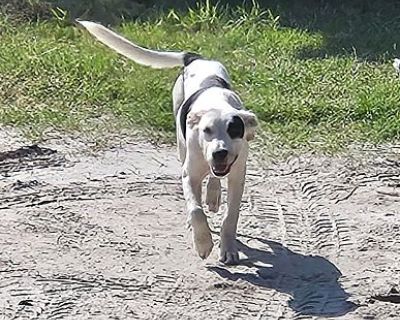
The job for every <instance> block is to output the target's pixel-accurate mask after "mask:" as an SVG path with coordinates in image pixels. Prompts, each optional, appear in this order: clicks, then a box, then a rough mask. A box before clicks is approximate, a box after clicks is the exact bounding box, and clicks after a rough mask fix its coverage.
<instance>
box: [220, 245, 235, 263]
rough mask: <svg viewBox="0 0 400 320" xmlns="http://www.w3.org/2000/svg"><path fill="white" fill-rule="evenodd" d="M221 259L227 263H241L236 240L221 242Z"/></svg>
mask: <svg viewBox="0 0 400 320" xmlns="http://www.w3.org/2000/svg"><path fill="white" fill-rule="evenodd" d="M219 261H221V262H222V263H224V264H227V265H229V264H231V265H232V264H238V263H239V253H238V250H237V248H236V245H235V242H234V241H229V242H228V243H222V244H221V249H220V254H219Z"/></svg>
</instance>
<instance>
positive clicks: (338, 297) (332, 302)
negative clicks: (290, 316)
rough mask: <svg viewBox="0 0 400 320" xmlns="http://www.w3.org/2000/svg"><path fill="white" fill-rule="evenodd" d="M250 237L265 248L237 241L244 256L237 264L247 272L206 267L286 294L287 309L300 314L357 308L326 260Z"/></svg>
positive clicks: (335, 313) (338, 313) (338, 312)
mask: <svg viewBox="0 0 400 320" xmlns="http://www.w3.org/2000/svg"><path fill="white" fill-rule="evenodd" d="M254 239H256V240H257V241H259V242H260V243H261V244H262V246H263V247H267V246H268V249H267V248H266V249H255V248H251V247H249V246H247V245H245V244H243V243H242V242H240V241H238V247H239V250H240V251H241V252H243V253H244V254H245V255H246V256H247V257H248V259H246V260H242V261H241V262H240V265H242V266H247V267H249V268H251V269H249V272H232V271H230V270H229V268H228V267H222V266H221V267H220V266H213V267H209V268H208V269H209V270H210V271H212V272H215V273H217V274H218V275H219V276H221V277H223V278H225V279H229V280H232V281H236V280H238V279H241V280H244V281H247V282H249V283H251V284H253V285H256V286H259V287H264V288H269V289H274V290H277V291H279V292H282V293H286V294H289V295H290V296H291V299H290V301H289V306H290V308H292V309H293V310H294V311H295V312H296V313H297V314H300V315H314V316H331V317H332V316H342V315H345V314H347V313H348V312H350V311H353V310H355V309H356V308H357V307H358V306H357V305H356V304H354V303H353V302H350V301H348V298H349V294H348V293H346V291H345V290H344V289H343V288H342V287H341V285H340V283H339V282H338V279H339V278H340V276H341V273H340V271H339V270H338V268H336V266H335V265H334V264H333V263H331V262H329V261H328V260H327V259H325V258H323V257H320V256H306V255H302V254H298V253H295V252H293V251H291V250H289V249H288V248H286V247H284V246H283V245H281V244H279V243H277V242H274V241H269V240H264V239H260V238H254ZM250 270H251V272H250ZM254 270H255V272H254Z"/></svg>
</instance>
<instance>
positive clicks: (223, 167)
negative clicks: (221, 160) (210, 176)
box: [213, 164, 227, 173]
mask: <svg viewBox="0 0 400 320" xmlns="http://www.w3.org/2000/svg"><path fill="white" fill-rule="evenodd" d="M226 169H227V165H226V164H216V165H214V166H213V170H214V172H215V173H224V172H225V171H226Z"/></svg>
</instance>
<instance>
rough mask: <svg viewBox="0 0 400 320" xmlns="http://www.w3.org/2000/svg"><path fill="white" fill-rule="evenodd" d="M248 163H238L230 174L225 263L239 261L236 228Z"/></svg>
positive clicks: (223, 235)
mask: <svg viewBox="0 0 400 320" xmlns="http://www.w3.org/2000/svg"><path fill="white" fill-rule="evenodd" d="M245 175H246V163H245V162H243V163H240V164H239V163H238V166H237V168H235V169H234V170H232V171H231V173H230V174H229V176H228V211H227V213H226V215H225V218H224V221H223V223H222V228H221V247H220V261H221V262H223V263H225V264H236V263H238V262H239V254H238V250H237V246H236V229H237V224H238V220H239V209H240V203H241V201H242V195H243V189H244V182H245Z"/></svg>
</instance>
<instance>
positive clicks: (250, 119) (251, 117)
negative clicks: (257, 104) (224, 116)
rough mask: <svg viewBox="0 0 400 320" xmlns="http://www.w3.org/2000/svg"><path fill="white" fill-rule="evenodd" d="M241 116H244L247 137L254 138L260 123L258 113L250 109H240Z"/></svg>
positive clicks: (248, 138)
mask: <svg viewBox="0 0 400 320" xmlns="http://www.w3.org/2000/svg"><path fill="white" fill-rule="evenodd" d="M239 116H240V117H241V118H242V120H243V122H244V127H245V138H246V140H247V141H250V140H253V139H254V136H255V134H256V128H257V125H258V122H257V117H256V115H255V114H254V113H253V112H251V111H248V110H240V111H239Z"/></svg>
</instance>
